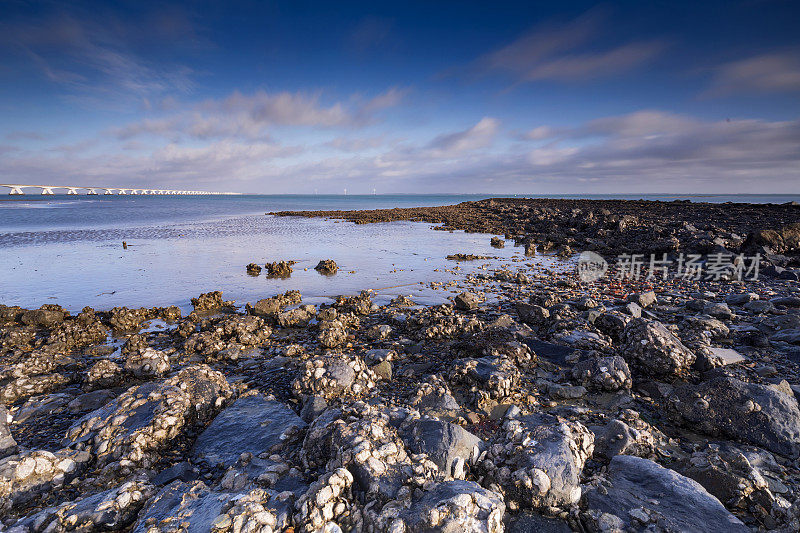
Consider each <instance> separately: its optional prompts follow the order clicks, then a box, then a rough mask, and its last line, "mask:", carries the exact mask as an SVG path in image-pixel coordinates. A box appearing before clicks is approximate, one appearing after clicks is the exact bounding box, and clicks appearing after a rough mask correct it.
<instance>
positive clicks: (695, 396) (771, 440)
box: [670, 377, 800, 457]
mask: <svg viewBox="0 0 800 533" xmlns="http://www.w3.org/2000/svg"><path fill="white" fill-rule="evenodd" d="M670 406H671V407H672V410H673V411H674V412H675V413H676V414H677V415H678V416H679V418H680V419H682V420H683V421H684V422H685V423H687V424H691V425H692V428H693V429H695V430H697V431H702V432H704V433H708V434H710V435H723V436H726V437H728V438H730V439H736V440H741V441H744V442H747V443H750V444H754V445H756V446H761V447H763V448H766V449H767V450H770V451H771V452H774V453H777V454H781V455H786V456H792V457H797V456H798V455H800V409H798V405H797V400H795V398H794V397H792V396H790V395H788V394H785V393H783V392H780V391H778V390H776V389H773V388H772V387H768V386H766V385H759V384H755V383H745V382H743V381H740V380H738V379H735V378H731V377H719V378H715V379H712V380H710V381H706V382H703V383H700V384H698V385H684V386H683V387H678V388H676V389H675V390H674V391H673V394H672V396H671V397H670Z"/></svg>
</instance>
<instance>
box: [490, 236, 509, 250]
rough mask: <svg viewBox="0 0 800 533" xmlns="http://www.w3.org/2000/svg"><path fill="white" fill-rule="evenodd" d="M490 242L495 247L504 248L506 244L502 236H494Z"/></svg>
mask: <svg viewBox="0 0 800 533" xmlns="http://www.w3.org/2000/svg"><path fill="white" fill-rule="evenodd" d="M490 244H491V245H492V247H494V248H503V247H504V246H505V245H506V242H505V241H504V240H503V239H501V238H500V237H492V239H491V241H490Z"/></svg>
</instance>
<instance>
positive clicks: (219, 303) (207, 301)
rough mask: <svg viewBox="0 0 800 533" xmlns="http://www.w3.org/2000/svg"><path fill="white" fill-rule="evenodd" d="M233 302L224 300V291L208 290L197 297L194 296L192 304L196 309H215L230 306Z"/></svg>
mask: <svg viewBox="0 0 800 533" xmlns="http://www.w3.org/2000/svg"><path fill="white" fill-rule="evenodd" d="M233 304H234V302H233V301H230V302H226V301H223V299H222V291H213V292H206V293H203V294H201V295H200V296H198V297H197V298H192V306H194V310H195V311H214V310H217V309H221V308H223V307H230V306H232V305H233Z"/></svg>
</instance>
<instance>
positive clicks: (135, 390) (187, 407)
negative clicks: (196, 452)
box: [66, 365, 233, 468]
mask: <svg viewBox="0 0 800 533" xmlns="http://www.w3.org/2000/svg"><path fill="white" fill-rule="evenodd" d="M232 393H233V391H232V388H231V386H230V385H229V384H228V382H227V380H226V379H225V376H223V375H222V374H220V373H219V372H216V371H214V370H211V369H210V368H208V367H207V366H205V365H200V366H196V367H189V368H187V369H184V370H182V371H181V372H179V373H178V374H176V375H175V376H173V377H172V378H170V379H169V380H167V381H165V382H162V383H155V382H149V383H145V384H143V385H139V386H136V387H132V388H130V389H128V391H126V392H124V393H123V394H121V395H120V396H118V397H117V398H116V399H115V400H114V401H112V402H110V403H108V404H106V405H104V406H103V407H101V408H100V409H97V410H96V411H92V412H91V413H89V414H87V415H86V416H84V417H83V418H81V419H80V420H79V421H78V422H76V423H75V424H74V425H73V426H72V427H71V428H70V429H69V431H68V432H67V438H66V442H67V444H69V445H73V446H83V447H84V448H85V449H87V450H89V451H91V453H92V454H93V455H94V456H95V457H96V458H97V462H98V464H99V465H101V466H102V465H106V464H109V463H112V462H117V463H118V464H119V466H120V467H123V468H124V467H129V466H133V465H139V466H143V467H148V466H150V465H152V464H153V463H154V462H155V461H156V460H158V451H160V450H161V449H163V448H164V447H166V446H167V445H169V443H170V441H171V440H172V439H174V438H176V437H177V436H179V435H180V434H181V433H182V432H183V431H184V430H185V429H186V428H187V427H189V426H191V425H194V424H197V423H202V422H204V421H206V420H208V419H209V418H210V416H211V415H212V414H213V413H214V412H216V411H217V410H218V409H219V408H220V407H221V406H222V404H223V403H224V402H225V400H227V399H228V398H229V397H230V396H231V395H232Z"/></svg>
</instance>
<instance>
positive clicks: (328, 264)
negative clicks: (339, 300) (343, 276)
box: [314, 259, 339, 276]
mask: <svg viewBox="0 0 800 533" xmlns="http://www.w3.org/2000/svg"><path fill="white" fill-rule="evenodd" d="M314 270H316V271H317V272H319V273H320V274H325V275H328V276H330V275H332V274H336V272H338V271H339V265H337V264H336V261H334V260H333V259H323V260H322V261H320V262H319V263H317V266H315V267H314Z"/></svg>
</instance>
